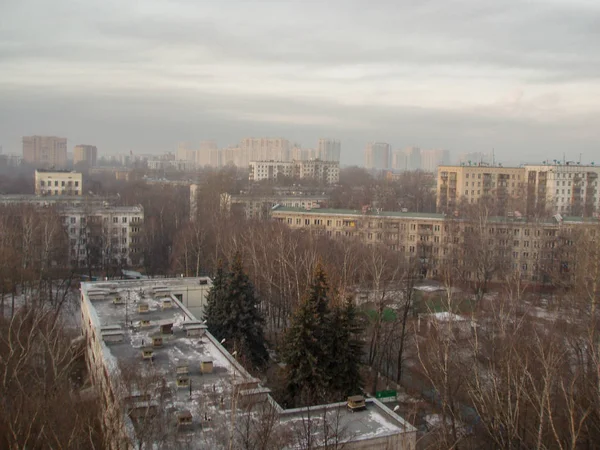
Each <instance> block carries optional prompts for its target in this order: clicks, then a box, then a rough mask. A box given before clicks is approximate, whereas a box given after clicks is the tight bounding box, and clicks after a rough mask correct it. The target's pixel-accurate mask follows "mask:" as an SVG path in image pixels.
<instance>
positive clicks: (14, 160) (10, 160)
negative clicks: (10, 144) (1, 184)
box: [0, 154, 23, 167]
mask: <svg viewBox="0 0 600 450" xmlns="http://www.w3.org/2000/svg"><path fill="white" fill-rule="evenodd" d="M22 162H23V157H22V156H20V155H1V154H0V167H19V166H20V165H21V163H22Z"/></svg>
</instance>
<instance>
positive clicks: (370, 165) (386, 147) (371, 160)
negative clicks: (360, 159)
mask: <svg viewBox="0 0 600 450" xmlns="http://www.w3.org/2000/svg"><path fill="white" fill-rule="evenodd" d="M390 152H391V146H390V144H387V143H385V142H371V143H369V144H367V148H366V149H365V168H367V169H389V167H390Z"/></svg>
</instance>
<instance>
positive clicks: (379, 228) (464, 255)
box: [271, 207, 600, 282]
mask: <svg viewBox="0 0 600 450" xmlns="http://www.w3.org/2000/svg"><path fill="white" fill-rule="evenodd" d="M271 216H272V218H273V220H276V221H278V222H280V223H282V224H286V225H287V226H289V227H290V228H293V229H305V230H308V231H310V232H313V233H318V234H323V235H325V236H329V237H332V238H353V239H358V240H360V241H362V242H365V243H366V244H370V245H384V246H386V247H387V248H389V249H391V250H395V251H398V252H400V253H401V254H402V255H404V257H405V258H406V259H407V260H415V261H418V262H420V264H421V266H422V273H423V274H424V275H426V276H430V277H437V276H439V275H440V273H439V270H440V267H441V266H442V263H444V262H448V261H449V259H448V258H451V259H452V263H453V264H455V265H456V264H460V265H461V266H465V273H464V276H465V278H466V279H469V278H471V279H474V278H475V277H476V273H474V272H472V273H470V272H471V271H472V269H470V268H467V267H468V266H469V264H471V263H472V261H470V260H471V259H472V258H473V256H474V255H476V254H477V251H476V250H477V249H476V248H473V247H472V246H471V244H472V243H473V242H474V239H475V238H477V241H476V242H477V244H473V245H489V248H490V249H491V250H493V252H494V254H495V257H497V261H498V262H497V263H496V265H497V266H499V265H500V261H501V263H502V265H503V266H505V268H507V269H508V268H509V269H510V270H512V271H513V272H514V273H519V274H520V277H521V278H522V279H523V280H529V281H534V282H537V281H541V280H542V279H543V278H544V277H545V276H546V274H547V273H549V272H551V271H566V270H568V268H569V267H570V266H571V265H573V264H575V263H576V253H575V249H574V248H573V245H574V240H575V235H576V233H577V232H582V233H588V232H589V233H596V232H600V222H599V221H598V220H597V219H584V218H581V217H562V216H560V215H557V216H556V217H554V218H550V219H543V220H526V219H525V218H524V217H515V216H513V217H480V218H472V219H468V218H463V219H458V218H455V217H453V216H446V215H444V214H435V213H410V212H386V211H371V210H365V211H364V212H361V211H357V210H343V209H327V208H321V209H314V210H310V211H307V210H305V209H300V208H288V207H277V208H274V210H273V211H272V212H271ZM487 264H491V263H490V262H489V261H488V262H487Z"/></svg>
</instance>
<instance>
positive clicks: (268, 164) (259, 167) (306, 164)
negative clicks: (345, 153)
mask: <svg viewBox="0 0 600 450" xmlns="http://www.w3.org/2000/svg"><path fill="white" fill-rule="evenodd" d="M278 177H290V178H292V177H295V178H298V179H313V180H316V181H318V182H320V183H324V184H336V183H338V182H339V180H340V168H339V163H338V162H336V161H321V160H319V159H313V160H310V161H293V162H283V161H252V162H250V173H249V175H248V179H249V180H250V181H261V180H276V179H277V178H278Z"/></svg>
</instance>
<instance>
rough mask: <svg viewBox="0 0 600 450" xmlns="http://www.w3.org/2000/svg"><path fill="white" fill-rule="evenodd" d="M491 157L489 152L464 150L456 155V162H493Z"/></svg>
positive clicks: (477, 163) (476, 163) (473, 163)
mask: <svg viewBox="0 0 600 450" xmlns="http://www.w3.org/2000/svg"><path fill="white" fill-rule="evenodd" d="M493 159H494V158H493V157H492V155H491V154H490V153H483V152H464V153H461V154H460V155H459V156H458V164H465V165H467V164H471V165H473V166H477V165H479V164H494V161H493Z"/></svg>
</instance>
